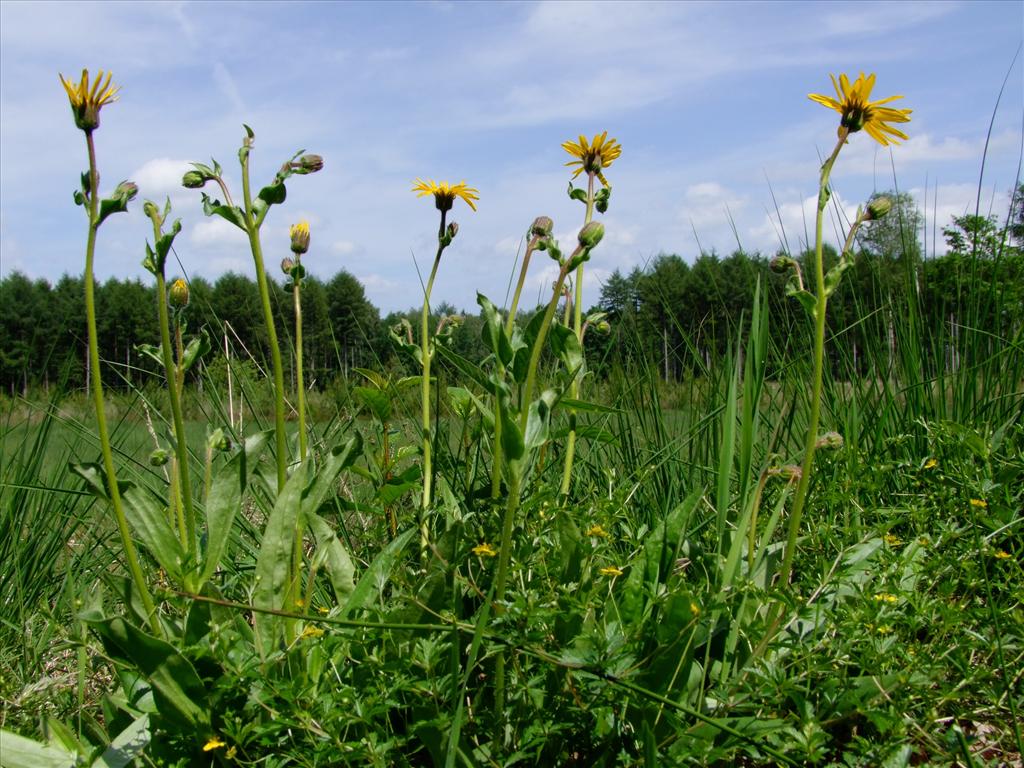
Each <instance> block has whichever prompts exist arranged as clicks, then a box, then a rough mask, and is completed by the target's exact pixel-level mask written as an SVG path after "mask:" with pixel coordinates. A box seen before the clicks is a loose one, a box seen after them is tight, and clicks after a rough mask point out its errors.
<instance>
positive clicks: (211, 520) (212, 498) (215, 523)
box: [196, 432, 269, 590]
mask: <svg viewBox="0 0 1024 768" xmlns="http://www.w3.org/2000/svg"><path fill="white" fill-rule="evenodd" d="M268 434H269V433H268V432H259V433H257V434H255V435H253V436H252V437H250V438H248V439H246V441H245V445H244V446H243V447H242V448H241V450H239V451H238V452H237V453H235V455H234V456H232V457H231V458H230V459H228V461H227V462H226V463H225V464H223V465H222V466H221V467H219V468H218V469H217V471H216V472H215V473H214V475H213V480H212V481H211V483H210V491H209V493H208V494H207V499H206V551H205V552H204V553H203V570H202V572H201V573H200V576H199V584H198V585H197V586H196V589H197V590H199V589H202V587H203V584H205V583H206V582H207V581H208V580H209V579H210V577H211V576H213V574H214V572H215V571H216V570H217V566H218V565H220V560H221V557H223V555H224V550H225V549H227V544H228V539H229V538H230V536H231V527H232V526H233V525H234V522H235V517H236V516H237V515H238V511H239V510H240V509H241V507H242V495H243V494H244V493H245V489H246V486H247V485H248V484H249V474H250V472H251V471H252V469H253V467H254V466H255V465H256V460H257V459H258V458H259V454H260V451H262V450H263V446H264V445H265V444H266V441H267V435H268Z"/></svg>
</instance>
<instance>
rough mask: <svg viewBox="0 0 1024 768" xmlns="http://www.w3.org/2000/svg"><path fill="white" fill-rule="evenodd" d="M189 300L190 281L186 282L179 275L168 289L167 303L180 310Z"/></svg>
mask: <svg viewBox="0 0 1024 768" xmlns="http://www.w3.org/2000/svg"><path fill="white" fill-rule="evenodd" d="M188 302H189V290H188V283H186V282H185V281H184V280H182V279H181V278H180V277H179V278H178V279H177V280H175V281H174V282H173V283H171V287H170V289H169V290H168V291H167V303H168V304H169V305H170V306H171V308H172V309H176V310H179V311H180V310H182V309H184V308H185V307H187V306H188Z"/></svg>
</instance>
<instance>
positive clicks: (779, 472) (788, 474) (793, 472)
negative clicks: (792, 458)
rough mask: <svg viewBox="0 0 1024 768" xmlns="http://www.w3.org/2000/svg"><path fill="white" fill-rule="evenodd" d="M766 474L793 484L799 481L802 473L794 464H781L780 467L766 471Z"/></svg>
mask: <svg viewBox="0 0 1024 768" xmlns="http://www.w3.org/2000/svg"><path fill="white" fill-rule="evenodd" d="M768 474H769V475H770V476H772V477H781V478H782V479H783V480H785V481H786V482H789V483H795V482H798V481H799V480H800V478H801V477H802V476H803V474H804V472H803V469H801V468H800V467H799V466H798V465H796V464H783V465H782V466H781V467H772V468H771V469H769V470H768Z"/></svg>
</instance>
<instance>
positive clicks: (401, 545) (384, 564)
mask: <svg viewBox="0 0 1024 768" xmlns="http://www.w3.org/2000/svg"><path fill="white" fill-rule="evenodd" d="M416 533H417V530H416V528H415V527H413V528H410V529H409V530H407V531H405V532H404V533H400V534H399V535H398V536H397V537H396V538H395V539H394V541H392V542H391V543H390V544H388V545H387V546H386V547H385V548H384V549H383V551H382V552H381V553H380V554H379V555H377V557H375V558H374V560H373V562H372V563H370V567H369V568H367V569H366V573H364V574H363V575H362V577H361V578H360V579H359V582H358V583H357V584H356V588H355V589H354V590H353V591H352V594H351V595H349V597H348V600H347V601H346V602H345V604H344V605H343V606H342V608H341V612H340V614H339V618H342V619H343V618H345V617H346V616H348V615H349V614H351V613H352V612H353V611H358V610H360V609H361V608H365V607H366V606H368V605H369V604H370V601H371V600H372V599H373V598H374V597H379V596H380V593H381V590H382V589H383V587H384V584H385V583H386V582H387V579H388V575H389V574H390V573H391V571H392V569H393V568H394V567H395V563H396V562H397V561H398V558H399V557H400V556H401V555H402V550H404V549H405V548H406V546H407V545H408V544H409V541H410V539H412V537H413V536H414V535H415V534H416Z"/></svg>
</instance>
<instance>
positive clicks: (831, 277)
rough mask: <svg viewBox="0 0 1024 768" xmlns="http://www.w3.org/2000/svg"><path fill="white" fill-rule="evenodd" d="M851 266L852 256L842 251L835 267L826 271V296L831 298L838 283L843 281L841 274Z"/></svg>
mask: <svg viewBox="0 0 1024 768" xmlns="http://www.w3.org/2000/svg"><path fill="white" fill-rule="evenodd" d="M852 266H853V254H852V253H850V252H849V251H843V255H842V256H840V257H839V261H838V262H836V264H835V266H834V267H832V269H830V270H829V271H828V274H827V275H825V295H826V296H831V295H832V294H833V293H835V290H836V288H838V287H839V283H840V281H841V280H842V279H843V273H844V272H846V270H848V269H849V268H850V267H852Z"/></svg>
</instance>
